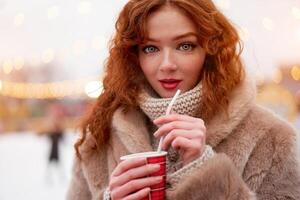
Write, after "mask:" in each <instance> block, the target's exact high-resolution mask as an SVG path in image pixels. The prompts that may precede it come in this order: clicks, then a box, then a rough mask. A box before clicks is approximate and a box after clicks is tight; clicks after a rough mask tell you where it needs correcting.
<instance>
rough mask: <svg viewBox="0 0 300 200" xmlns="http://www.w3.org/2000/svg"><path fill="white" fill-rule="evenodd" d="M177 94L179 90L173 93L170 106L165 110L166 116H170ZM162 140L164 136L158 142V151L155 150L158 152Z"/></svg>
mask: <svg viewBox="0 0 300 200" xmlns="http://www.w3.org/2000/svg"><path fill="white" fill-rule="evenodd" d="M179 94H180V90H177V91H176V93H175V95H174V96H173V98H172V100H171V102H170V104H169V105H168V108H167V111H166V115H169V114H170V112H171V110H172V106H173V104H174V102H175V101H176V99H177V97H178V96H179ZM163 140H164V136H161V137H160V140H159V144H158V149H157V151H158V152H160V151H161V145H162V142H163Z"/></svg>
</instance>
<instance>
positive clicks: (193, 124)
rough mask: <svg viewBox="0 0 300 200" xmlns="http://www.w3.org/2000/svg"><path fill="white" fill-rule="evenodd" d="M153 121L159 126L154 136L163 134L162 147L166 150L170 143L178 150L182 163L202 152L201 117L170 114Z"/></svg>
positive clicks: (204, 128)
mask: <svg viewBox="0 0 300 200" xmlns="http://www.w3.org/2000/svg"><path fill="white" fill-rule="evenodd" d="M153 123H154V124H156V125H157V126H160V127H159V128H158V130H157V131H156V132H155V133H154V136H155V137H156V138H160V137H161V136H165V138H164V140H163V144H162V149H163V150H167V149H168V148H169V147H170V145H171V146H172V147H173V148H174V149H175V150H176V151H178V152H179V154H180V156H181V158H182V161H183V164H184V165H186V164H188V163H190V162H192V161H193V160H195V159H196V158H199V157H200V156H201V155H202V153H203V152H204V149H205V144H206V127H205V125H204V121H203V120H202V119H200V118H195V117H190V116H187V115H179V114H170V115H166V116H162V117H159V118H157V119H155V120H154V121H153Z"/></svg>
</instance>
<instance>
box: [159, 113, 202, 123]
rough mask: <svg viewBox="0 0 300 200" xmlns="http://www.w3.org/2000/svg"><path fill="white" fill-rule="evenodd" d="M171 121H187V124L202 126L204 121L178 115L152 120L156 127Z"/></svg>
mask: <svg viewBox="0 0 300 200" xmlns="http://www.w3.org/2000/svg"><path fill="white" fill-rule="evenodd" d="M171 121H189V122H198V123H202V124H204V121H203V120H202V119H200V118H195V117H191V116H188V115H180V114H170V115H164V116H161V117H159V118H157V119H155V120H153V123H154V124H156V125H160V124H165V123H168V122H171Z"/></svg>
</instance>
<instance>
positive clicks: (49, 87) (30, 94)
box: [0, 77, 102, 99]
mask: <svg viewBox="0 0 300 200" xmlns="http://www.w3.org/2000/svg"><path fill="white" fill-rule="evenodd" d="M95 79H96V78H95V77H93V78H86V79H78V80H69V81H61V82H51V83H22V82H10V81H1V82H0V95H2V96H7V97H12V98H21V99H54V98H55V99H59V98H66V97H73V96H75V95H83V94H86V95H88V96H89V97H93V98H96V96H95V94H96V92H97V91H98V92H99V91H101V88H102V84H101V82H100V81H93V80H95ZM91 83H93V84H94V83H97V87H98V88H97V87H95V86H96V85H95V84H94V85H93V89H94V90H93V91H92V90H89V91H87V90H86V88H87V85H88V84H90V85H91ZM91 93H93V94H91Z"/></svg>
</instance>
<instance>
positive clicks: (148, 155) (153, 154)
mask: <svg viewBox="0 0 300 200" xmlns="http://www.w3.org/2000/svg"><path fill="white" fill-rule="evenodd" d="M167 154H168V152H166V151H148V152H141V153H134V154H128V155H126V156H122V157H121V158H120V159H121V160H127V159H132V158H152V157H158V156H164V155H167Z"/></svg>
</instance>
